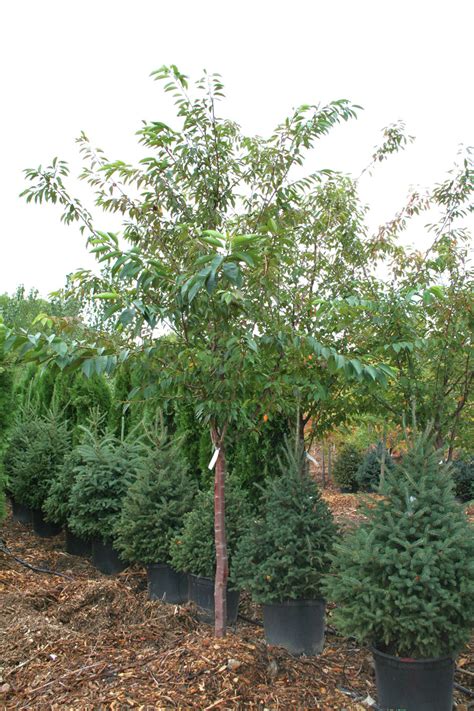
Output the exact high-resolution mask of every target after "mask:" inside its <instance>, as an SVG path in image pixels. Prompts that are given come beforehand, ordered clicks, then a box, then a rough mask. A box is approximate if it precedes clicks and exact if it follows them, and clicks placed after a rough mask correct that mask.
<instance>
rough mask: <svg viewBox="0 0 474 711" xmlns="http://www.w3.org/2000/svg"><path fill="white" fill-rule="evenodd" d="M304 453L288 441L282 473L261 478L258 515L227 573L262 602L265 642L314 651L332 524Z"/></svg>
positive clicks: (320, 639)
mask: <svg viewBox="0 0 474 711" xmlns="http://www.w3.org/2000/svg"><path fill="white" fill-rule="evenodd" d="M305 458H306V455H305V451H304V447H303V446H302V445H301V443H299V444H298V445H297V446H296V447H294V445H291V444H290V443H289V441H287V443H286V447H285V450H284V452H283V456H282V457H281V458H280V459H279V463H280V468H281V474H280V475H279V476H277V477H275V478H273V479H269V480H268V481H267V483H266V486H265V489H264V497H263V507H262V512H261V516H260V517H259V518H257V519H255V520H254V521H253V522H252V525H251V526H249V528H248V530H247V532H246V533H245V535H244V536H242V538H241V540H240V542H239V545H238V547H237V552H236V554H235V556H234V559H233V564H232V569H231V578H232V580H233V582H234V584H235V585H237V586H240V587H241V588H245V589H247V590H248V591H249V592H250V593H251V594H252V597H253V599H254V600H255V601H256V602H261V603H263V621H264V628H265V639H266V641H267V643H268V644H274V645H278V646H281V647H285V649H287V650H288V651H289V652H291V653H292V654H307V655H313V654H319V653H320V652H321V651H322V648H323V645H324V614H325V601H324V600H323V598H322V595H321V580H322V576H323V574H324V573H326V572H327V570H328V569H329V563H330V552H331V550H332V547H333V543H334V539H335V535H336V526H335V524H334V521H333V517H332V514H331V511H330V510H329V507H328V506H327V504H326V503H325V502H324V501H323V500H322V499H321V496H320V493H319V489H318V487H317V485H316V483H315V482H314V480H313V479H312V478H311V476H310V474H309V473H308V469H307V466H306V461H305Z"/></svg>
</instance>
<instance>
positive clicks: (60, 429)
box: [4, 410, 71, 537]
mask: <svg viewBox="0 0 474 711" xmlns="http://www.w3.org/2000/svg"><path fill="white" fill-rule="evenodd" d="M70 447H71V438H70V432H69V430H68V427H67V423H66V422H65V421H62V420H60V419H59V418H58V417H57V415H55V414H54V413H52V412H50V413H48V415H46V416H45V417H38V416H37V415H35V414H34V412H33V411H30V410H28V411H25V412H24V413H23V415H22V418H21V420H20V421H19V422H18V423H17V425H16V426H15V429H14V431H13V433H12V439H11V441H10V444H9V447H8V448H7V451H6V453H5V459H4V466H5V472H6V475H7V477H8V487H9V490H10V492H11V494H12V498H13V500H14V501H15V502H16V504H20V505H21V506H22V509H21V511H20V512H19V514H18V515H19V516H20V520H22V519H23V520H24V522H25V523H27V522H28V521H29V520H32V521H33V529H34V531H35V533H37V534H38V535H39V536H42V537H49V536H54V535H56V534H58V533H59V532H60V530H61V526H59V525H57V524H54V523H51V522H47V521H45V518H44V514H43V505H44V503H45V501H46V498H47V496H48V494H49V489H50V486H51V484H52V482H53V481H54V479H55V478H56V476H57V474H58V471H59V469H60V468H61V466H62V464H63V461H64V457H65V456H66V454H67V452H68V451H69V449H70ZM25 509H26V510H25ZM14 512H15V509H14ZM15 513H16V512H15Z"/></svg>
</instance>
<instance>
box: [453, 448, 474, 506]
mask: <svg viewBox="0 0 474 711" xmlns="http://www.w3.org/2000/svg"><path fill="white" fill-rule="evenodd" d="M452 474H453V479H454V488H455V491H456V496H458V497H459V498H460V499H461V501H472V500H473V499H474V457H468V456H467V455H466V456H464V457H460V458H459V459H455V460H454V462H452Z"/></svg>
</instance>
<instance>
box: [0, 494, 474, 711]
mask: <svg viewBox="0 0 474 711" xmlns="http://www.w3.org/2000/svg"><path fill="white" fill-rule="evenodd" d="M341 496H342V497H343V499H342V500H341V499H340V497H341ZM325 498H328V501H329V504H330V505H331V507H333V509H334V511H335V514H336V517H337V518H339V517H342V519H343V522H346V523H347V522H348V521H355V520H356V519H357V515H358V514H357V497H352V496H350V495H340V494H336V493H328V494H327V495H326V494H325ZM0 538H2V539H3V540H4V542H5V544H6V545H7V546H8V548H9V549H10V550H11V551H12V553H14V554H15V555H16V556H18V557H19V558H22V559H23V560H25V561H27V562H28V563H30V564H32V565H35V566H39V567H42V568H49V569H51V570H53V571H57V572H61V573H62V574H64V575H66V576H68V577H58V576H55V575H50V574H46V573H35V572H33V571H31V570H29V569H27V568H25V567H24V566H22V565H21V564H19V563H18V562H16V561H15V560H13V559H12V558H11V557H10V556H7V555H6V554H4V553H0V649H1V653H0V709H5V710H8V709H48V710H51V711H55V710H56V709H71V710H72V709H74V711H86V710H87V711H89V710H90V711H92V710H95V709H111V710H114V711H119V710H120V711H125V710H128V709H142V710H143V711H149V710H150V711H151V710H155V709H199V710H200V711H210V710H211V709H261V710H262V711H264V709H283V710H285V711H293V710H294V709H318V710H319V709H320V710H323V711H343V710H345V709H347V711H352V710H354V709H358V710H359V711H360V710H361V709H368V708H374V709H376V708H377V707H376V705H375V701H374V700H375V699H376V691H375V683H374V674H373V667H372V660H371V655H370V653H369V651H368V650H367V649H366V648H361V647H360V646H359V645H358V644H357V643H355V642H354V641H353V640H348V639H344V638H342V637H340V636H339V635H337V634H335V632H334V630H332V628H331V627H329V628H328V631H327V634H326V645H325V649H324V652H323V653H322V654H321V655H320V656H319V657H313V658H303V657H301V658H294V657H292V656H291V655H289V654H288V653H286V652H285V651H284V650H282V649H279V648H276V647H267V646H266V645H265V643H264V641H263V630H262V627H261V621H260V620H261V616H260V610H259V608H258V607H257V606H255V605H252V603H251V602H250V601H249V600H248V599H247V598H245V597H244V599H243V603H242V604H241V613H242V619H241V618H239V620H238V623H237V626H236V628H235V629H231V630H229V631H228V635H227V637H226V638H225V639H216V638H215V637H214V636H213V630H212V628H210V627H209V626H207V625H204V624H200V623H198V622H196V620H195V618H194V616H193V610H192V608H191V606H182V607H178V606H173V605H166V604H164V603H161V602H150V601H148V600H147V592H146V576H145V572H144V571H143V570H142V569H134V568H132V569H128V570H127V571H124V573H122V574H120V575H119V576H115V577H106V576H104V575H102V574H101V573H99V572H98V571H97V570H96V569H95V568H94V567H93V566H92V565H91V563H90V562H89V561H88V560H87V559H84V558H78V557H75V556H70V555H68V554H67V553H65V552H64V547H63V543H64V542H63V538H62V536H57V537H55V538H53V539H41V538H39V537H37V536H35V535H34V533H33V532H32V530H31V527H30V526H24V525H22V524H19V523H16V522H13V521H12V519H11V517H10V516H9V517H8V518H7V520H6V521H5V523H4V524H3V526H2V527H1V528H0ZM329 623H330V620H329ZM458 668H459V669H458V671H457V673H456V681H457V683H458V684H459V685H461V686H463V687H464V691H461V690H459V689H456V692H455V696H456V703H457V706H456V708H457V709H460V710H463V711H467V709H468V708H471V707H470V706H469V703H470V702H472V701H473V699H474V692H473V690H472V688H471V693H472V697H471V698H470V697H469V695H468V693H469V686H470V685H471V687H472V682H473V681H474V644H473V645H472V646H471V648H470V650H469V652H466V653H465V654H464V655H463V656H462V657H461V658H460V659H459V660H458ZM473 708H474V706H473Z"/></svg>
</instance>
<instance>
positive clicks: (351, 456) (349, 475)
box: [333, 444, 362, 491]
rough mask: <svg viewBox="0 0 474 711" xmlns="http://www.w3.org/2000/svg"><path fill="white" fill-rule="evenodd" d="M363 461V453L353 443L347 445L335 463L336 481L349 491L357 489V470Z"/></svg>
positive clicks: (334, 474)
mask: <svg viewBox="0 0 474 711" xmlns="http://www.w3.org/2000/svg"><path fill="white" fill-rule="evenodd" d="M361 463H362V454H361V453H360V451H359V450H358V449H356V448H355V447H353V446H352V445H350V444H349V445H346V446H345V447H343V448H342V449H341V452H340V454H339V456H338V458H337V460H336V463H335V465H334V472H333V477H334V481H335V483H336V484H337V485H338V486H339V487H340V488H341V489H345V490H348V491H357V479H356V475H357V470H358V468H359V466H360V465H361Z"/></svg>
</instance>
